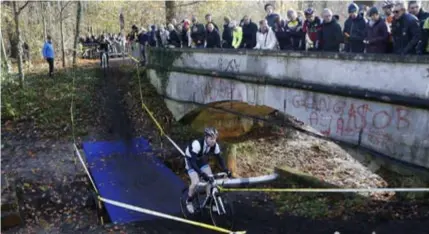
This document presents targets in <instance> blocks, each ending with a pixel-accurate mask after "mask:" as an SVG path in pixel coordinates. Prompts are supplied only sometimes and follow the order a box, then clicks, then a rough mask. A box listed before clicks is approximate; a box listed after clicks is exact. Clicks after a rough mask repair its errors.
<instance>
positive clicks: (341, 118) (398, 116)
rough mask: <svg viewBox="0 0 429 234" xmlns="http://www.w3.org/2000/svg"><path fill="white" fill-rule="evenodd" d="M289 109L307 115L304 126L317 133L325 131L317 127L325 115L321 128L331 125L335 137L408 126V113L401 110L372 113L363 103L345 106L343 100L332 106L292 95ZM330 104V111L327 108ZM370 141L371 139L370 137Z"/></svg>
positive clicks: (318, 99) (326, 100)
mask: <svg viewBox="0 0 429 234" xmlns="http://www.w3.org/2000/svg"><path fill="white" fill-rule="evenodd" d="M291 102H292V106H293V107H294V108H298V109H301V108H303V109H305V111H310V112H309V115H308V122H309V124H310V125H311V126H314V127H318V128H319V131H321V132H322V130H323V132H325V133H329V134H330V133H331V129H329V131H327V130H326V129H325V126H323V128H322V126H321V116H322V113H325V114H324V115H325V117H326V116H330V118H328V119H329V121H325V125H328V124H327V122H329V126H330V127H331V123H330V122H331V121H334V123H336V125H335V124H334V126H335V127H336V130H335V133H336V134H337V135H340V136H356V135H357V134H359V132H361V131H363V132H364V130H367V129H375V130H383V129H386V128H389V127H394V128H396V129H398V130H402V129H408V128H409V127H410V125H411V122H410V120H409V118H410V117H409V115H410V113H411V111H410V110H409V109H406V108H403V107H396V108H395V109H393V110H377V111H373V109H372V108H371V107H370V105H369V104H367V103H358V104H356V103H347V102H346V100H339V101H337V102H332V101H331V100H330V99H329V98H326V97H318V96H312V95H295V96H293V97H292V100H291ZM332 103H333V105H332V107H331V104H332ZM371 137H372V138H374V136H371Z"/></svg>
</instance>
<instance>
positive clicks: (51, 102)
mask: <svg viewBox="0 0 429 234" xmlns="http://www.w3.org/2000/svg"><path fill="white" fill-rule="evenodd" d="M73 77H74V78H75V84H76V85H75V89H74V86H73ZM97 79H98V78H97V69H94V68H92V69H91V68H87V69H76V70H72V69H65V70H60V71H58V73H55V75H54V77H53V78H50V77H48V76H47V75H46V74H45V73H35V74H28V75H27V76H26V80H25V88H20V87H19V85H18V80H17V79H15V78H12V77H2V90H1V91H2V92H1V99H2V103H1V107H2V125H3V130H4V131H6V132H14V133H18V134H20V135H25V136H27V137H55V138H63V137H71V135H72V132H71V130H72V129H71V115H70V106H71V101H72V98H74V101H75V108H74V114H75V116H74V118H75V127H76V129H75V130H76V135H78V136H81V135H85V134H87V132H88V126H90V125H91V124H92V123H93V119H92V117H93V115H92V114H91V113H92V112H93V110H94V108H93V104H94V103H93V102H94V98H93V97H94V93H95V91H96V90H95V84H96V82H97Z"/></svg>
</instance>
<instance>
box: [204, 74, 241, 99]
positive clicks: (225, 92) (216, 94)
mask: <svg viewBox="0 0 429 234" xmlns="http://www.w3.org/2000/svg"><path fill="white" fill-rule="evenodd" d="M203 97H204V98H205V99H204V100H205V103H211V102H217V101H225V100H234V101H243V95H242V93H241V90H240V89H238V88H237V87H236V84H235V83H234V82H231V81H227V80H224V79H221V78H215V79H211V80H210V81H209V82H207V83H206V85H205V86H204V88H203Z"/></svg>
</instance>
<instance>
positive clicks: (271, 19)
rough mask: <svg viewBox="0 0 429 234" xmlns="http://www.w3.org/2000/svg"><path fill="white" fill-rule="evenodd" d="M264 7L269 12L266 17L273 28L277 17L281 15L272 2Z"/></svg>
mask: <svg viewBox="0 0 429 234" xmlns="http://www.w3.org/2000/svg"><path fill="white" fill-rule="evenodd" d="M264 9H265V12H267V16H266V17H265V19H266V20H267V22H268V26H269V27H271V28H273V27H274V22H275V20H276V18H280V16H279V15H278V14H277V13H274V6H273V5H272V4H271V3H267V4H265V7H264Z"/></svg>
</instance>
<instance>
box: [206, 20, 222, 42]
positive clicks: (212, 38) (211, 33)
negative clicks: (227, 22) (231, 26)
mask: <svg viewBox="0 0 429 234" xmlns="http://www.w3.org/2000/svg"><path fill="white" fill-rule="evenodd" d="M206 38H207V45H206V48H220V46H221V45H220V35H219V31H218V30H216V28H215V27H214V25H213V24H212V23H208V24H207V36H206Z"/></svg>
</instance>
